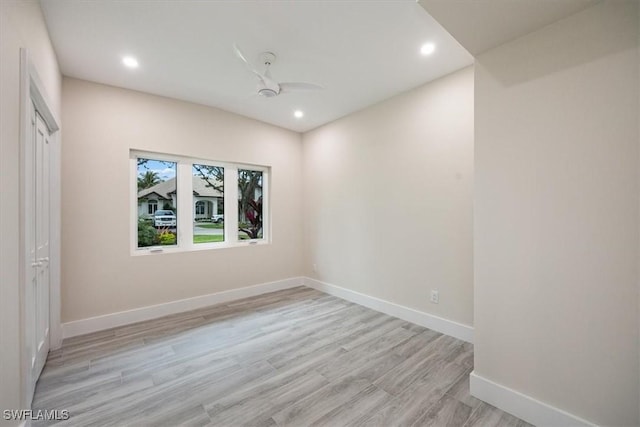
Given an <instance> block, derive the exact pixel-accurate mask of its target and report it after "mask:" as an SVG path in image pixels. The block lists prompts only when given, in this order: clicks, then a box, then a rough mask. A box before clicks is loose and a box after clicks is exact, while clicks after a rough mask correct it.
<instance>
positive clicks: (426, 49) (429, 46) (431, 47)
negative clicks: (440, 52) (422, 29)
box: [420, 43, 436, 55]
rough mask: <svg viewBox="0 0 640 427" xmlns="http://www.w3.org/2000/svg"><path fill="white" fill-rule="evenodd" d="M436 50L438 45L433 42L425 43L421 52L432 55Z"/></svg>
mask: <svg viewBox="0 0 640 427" xmlns="http://www.w3.org/2000/svg"><path fill="white" fill-rule="evenodd" d="M435 50H436V45H435V44H433V43H425V44H423V45H422V47H421V48H420V53H421V54H423V55H431V54H432V53H433V52H435Z"/></svg>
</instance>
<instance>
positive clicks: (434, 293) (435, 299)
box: [431, 289, 440, 304]
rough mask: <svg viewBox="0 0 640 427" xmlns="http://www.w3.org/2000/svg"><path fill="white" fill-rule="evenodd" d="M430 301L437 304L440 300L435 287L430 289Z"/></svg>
mask: <svg viewBox="0 0 640 427" xmlns="http://www.w3.org/2000/svg"><path fill="white" fill-rule="evenodd" d="M431 302H432V303H433V304H438V303H439V302H440V294H439V293H438V290H437V289H431Z"/></svg>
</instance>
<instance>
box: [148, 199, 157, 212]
mask: <svg viewBox="0 0 640 427" xmlns="http://www.w3.org/2000/svg"><path fill="white" fill-rule="evenodd" d="M147 207H148V209H147V213H148V214H149V215H153V214H154V213H156V211H157V210H158V201H157V200H155V199H150V200H147Z"/></svg>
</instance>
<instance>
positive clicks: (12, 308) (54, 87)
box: [0, 0, 60, 425]
mask: <svg viewBox="0 0 640 427" xmlns="http://www.w3.org/2000/svg"><path fill="white" fill-rule="evenodd" d="M20 48H27V49H29V52H30V55H31V60H32V61H33V63H34V64H35V66H36V68H37V71H38V73H39V75H40V78H41V80H42V83H43V85H44V87H45V89H46V92H47V97H48V100H49V102H50V103H51V107H52V108H53V109H54V110H55V113H56V114H58V116H59V112H60V71H59V69H58V63H57V61H56V57H55V53H54V51H53V48H52V47H51V42H50V40H49V36H48V33H47V29H46V26H45V23H44V19H43V17H42V12H41V10H40V6H39V4H38V2H37V1H27V0H25V1H11V0H3V1H0V58H2V60H0V235H1V236H2V239H1V240H0V349H1V350H0V410H3V409H18V408H20V407H23V406H24V402H22V398H21V396H22V394H23V391H22V378H23V376H22V375H21V372H20V348H21V345H20V339H21V338H20V335H19V328H18V327H17V325H19V324H20V313H19V304H18V301H19V287H18V280H19V262H18V259H19V252H18V246H19V223H20V220H19V214H20V212H19V206H20V202H19V187H18V182H19V176H20V175H19V172H20V171H19V165H20V163H19V152H20V151H19V150H20V144H19V138H20V129H19V114H20V98H19V90H20ZM3 423H5V422H4V420H2V417H0V425H3ZM6 424H9V423H6ZM15 424H17V423H15Z"/></svg>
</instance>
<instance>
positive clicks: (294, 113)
mask: <svg viewBox="0 0 640 427" xmlns="http://www.w3.org/2000/svg"><path fill="white" fill-rule="evenodd" d="M293 115H294V116H295V118H296V119H301V118H302V117H304V113H303V112H302V111H300V110H296V111H294V112H293Z"/></svg>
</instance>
